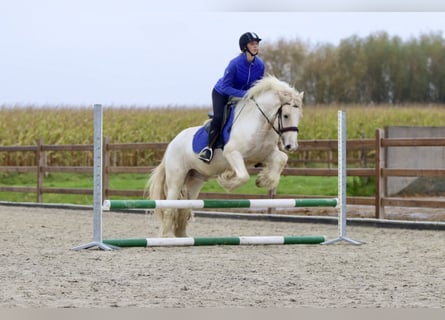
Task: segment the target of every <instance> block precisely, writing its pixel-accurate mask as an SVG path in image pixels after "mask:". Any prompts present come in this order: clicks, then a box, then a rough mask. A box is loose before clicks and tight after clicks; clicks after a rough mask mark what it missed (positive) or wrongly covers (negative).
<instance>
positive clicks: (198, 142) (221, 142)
mask: <svg viewBox="0 0 445 320" xmlns="http://www.w3.org/2000/svg"><path fill="white" fill-rule="evenodd" d="M234 114H235V108H234V107H232V108H230V109H229V116H228V117H227V121H226V122H225V124H224V126H223V129H222V133H221V135H220V137H219V139H218V141H217V143H216V144H215V148H221V149H222V148H224V146H225V144H226V143H227V141H229V138H230V130H231V129H232V123H233V116H234ZM207 130H208V126H202V127H201V128H199V129H198V131H196V133H195V135H194V136H193V141H192V147H193V152H194V153H199V152H200V151H201V150H202V149H203V148H204V147H205V146H207V143H208V136H209V135H208V131H207Z"/></svg>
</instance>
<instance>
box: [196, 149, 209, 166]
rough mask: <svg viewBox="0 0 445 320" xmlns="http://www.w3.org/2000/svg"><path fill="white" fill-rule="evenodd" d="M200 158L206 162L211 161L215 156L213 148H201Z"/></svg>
mask: <svg viewBox="0 0 445 320" xmlns="http://www.w3.org/2000/svg"><path fill="white" fill-rule="evenodd" d="M198 158H199V160H202V161H204V162H207V163H209V162H210V161H212V158H213V150H212V148H209V147H205V148H204V149H202V150H201V152H200V153H199V157H198Z"/></svg>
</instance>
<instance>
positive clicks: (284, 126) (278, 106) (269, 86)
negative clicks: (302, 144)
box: [245, 76, 304, 151]
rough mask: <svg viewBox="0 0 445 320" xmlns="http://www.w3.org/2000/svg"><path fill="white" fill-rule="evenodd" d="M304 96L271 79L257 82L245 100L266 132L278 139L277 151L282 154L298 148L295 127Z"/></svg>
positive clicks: (265, 78)
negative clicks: (255, 112) (249, 103)
mask: <svg viewBox="0 0 445 320" xmlns="http://www.w3.org/2000/svg"><path fill="white" fill-rule="evenodd" d="M303 96H304V92H301V93H300V92H298V91H297V90H295V89H294V88H293V87H291V86H290V85H289V84H288V83H286V82H284V81H281V80H278V79H277V78H276V77H274V76H266V77H264V78H262V79H261V80H259V81H257V82H256V83H255V85H254V86H253V87H252V88H250V89H249V91H248V93H247V95H246V96H245V99H246V101H254V105H256V107H257V108H256V109H258V110H259V111H260V112H261V114H262V116H263V118H264V119H265V120H266V122H267V123H268V124H269V128H270V129H271V130H273V131H275V133H276V134H278V136H279V147H280V148H281V149H282V150H283V151H294V150H296V149H297V148H298V125H299V123H300V118H301V116H302V114H303Z"/></svg>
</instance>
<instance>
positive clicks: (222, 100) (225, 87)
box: [199, 32, 264, 163]
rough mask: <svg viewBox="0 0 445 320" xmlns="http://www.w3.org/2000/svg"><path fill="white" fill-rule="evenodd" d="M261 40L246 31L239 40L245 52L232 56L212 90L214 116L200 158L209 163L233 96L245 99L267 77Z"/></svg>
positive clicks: (254, 34)
mask: <svg viewBox="0 0 445 320" xmlns="http://www.w3.org/2000/svg"><path fill="white" fill-rule="evenodd" d="M260 41H261V39H260V37H258V35H257V34H256V33H255V32H246V33H243V34H242V35H241V37H240V39H239V47H240V50H241V51H242V53H241V54H239V55H238V56H237V57H235V58H233V59H232V60H231V61H230V62H229V65H228V66H227V67H226V69H225V71H224V75H223V77H222V78H220V79H219V80H218V81H217V83H216V85H215V86H214V87H213V90H212V102H213V118H212V120H211V123H210V128H209V139H208V144H207V146H206V147H205V148H204V149H202V150H201V152H200V153H199V159H201V160H202V161H204V162H206V163H210V161H211V160H212V158H213V149H214V144H215V142H216V141H217V140H218V137H219V134H220V132H221V129H222V126H223V121H224V119H223V117H224V111H225V108H226V105H227V103H228V101H229V98H230V97H238V98H242V97H243V96H244V95H245V94H246V91H247V90H248V89H249V88H250V87H251V86H252V84H253V83H254V82H255V81H257V80H259V79H261V78H262V77H263V76H264V63H263V61H262V60H261V59H260V57H258V56H257V54H258V52H259V43H260Z"/></svg>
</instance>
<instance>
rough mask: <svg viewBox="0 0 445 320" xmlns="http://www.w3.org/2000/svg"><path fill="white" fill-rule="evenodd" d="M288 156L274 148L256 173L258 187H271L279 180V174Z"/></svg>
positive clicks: (274, 186)
mask: <svg viewBox="0 0 445 320" xmlns="http://www.w3.org/2000/svg"><path fill="white" fill-rule="evenodd" d="M287 159H288V156H287V154H285V153H284V152H282V151H279V150H276V151H274V152H272V153H271V154H270V156H269V157H267V159H266V160H265V161H264V167H263V169H262V170H261V171H260V172H259V173H258V176H257V179H256V185H257V187H259V188H267V189H273V188H276V187H277V186H278V183H279V182H280V175H281V172H282V171H283V168H284V166H285V165H286V163H287Z"/></svg>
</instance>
